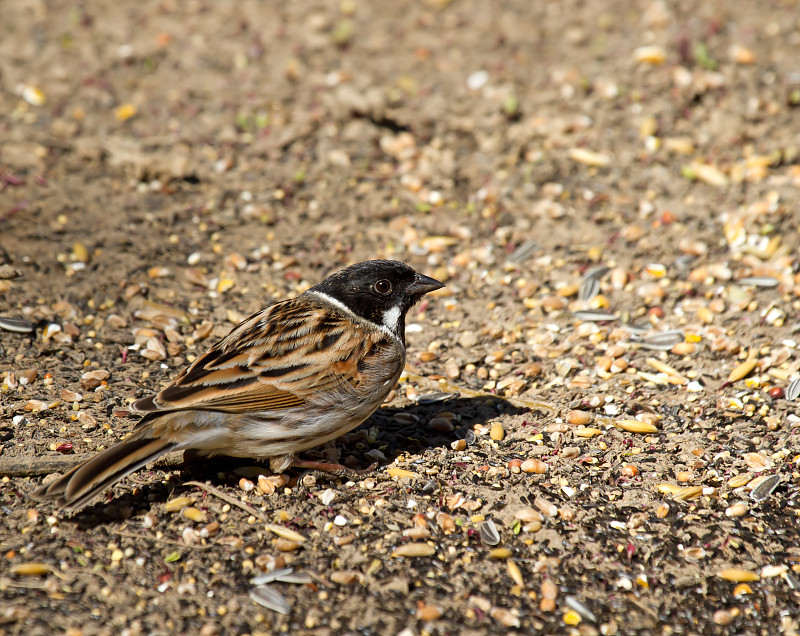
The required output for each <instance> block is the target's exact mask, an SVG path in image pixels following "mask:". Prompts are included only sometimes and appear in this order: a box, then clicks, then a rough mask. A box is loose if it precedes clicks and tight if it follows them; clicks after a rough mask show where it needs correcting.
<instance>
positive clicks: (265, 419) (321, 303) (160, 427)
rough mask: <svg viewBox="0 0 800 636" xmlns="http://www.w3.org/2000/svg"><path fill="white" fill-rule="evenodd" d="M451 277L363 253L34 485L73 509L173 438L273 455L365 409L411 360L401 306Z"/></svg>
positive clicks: (39, 495)
mask: <svg viewBox="0 0 800 636" xmlns="http://www.w3.org/2000/svg"><path fill="white" fill-rule="evenodd" d="M441 287H444V285H443V284H442V283H440V282H439V281H437V280H434V279H433V278H429V277H428V276H423V275H422V274H418V273H417V272H415V271H414V270H413V269H411V268H410V267H409V266H408V265H405V264H403V263H400V262H397V261H388V260H387V261H366V262H364V263H358V264H356V265H351V266H350V267H347V268H346V269H343V270H341V271H339V272H337V273H335V274H332V275H331V276H329V277H328V278H326V279H325V280H323V281H322V282H321V283H319V284H318V285H315V286H314V287H312V288H311V289H309V290H307V291H306V292H304V293H302V294H300V295H299V296H297V297H296V298H293V299H290V300H284V301H282V302H279V303H276V304H274V305H272V306H270V307H267V308H266V309H263V310H261V311H259V312H257V313H255V314H253V315H252V316H250V317H249V318H247V319H246V320H244V321H243V322H242V323H241V324H240V325H238V326H237V327H235V328H234V329H233V330H232V331H231V332H230V333H229V334H228V335H227V336H225V337H224V338H223V339H222V340H220V341H219V342H217V343H216V344H215V345H214V346H212V347H211V348H210V349H209V350H208V351H207V352H206V353H204V354H203V355H202V356H200V357H199V358H197V360H195V361H194V362H193V363H192V364H191V365H190V366H189V367H187V368H186V369H184V370H183V371H182V372H181V373H180V374H179V375H178V377H176V378H175V380H174V381H173V382H172V383H171V384H170V385H169V386H167V387H166V388H164V389H162V390H161V391H159V392H158V393H156V394H154V395H151V396H149V397H146V398H142V399H140V400H137V401H136V402H134V403H133V408H134V410H136V411H141V412H144V413H146V415H145V416H144V417H143V418H142V419H141V421H140V422H139V423H138V424H137V425H136V428H135V429H134V431H133V433H132V434H131V435H129V436H128V437H127V438H125V439H124V440H123V441H121V442H119V443H117V444H115V445H114V446H112V447H111V448H109V449H107V450H104V451H102V452H101V453H99V454H98V455H95V456H94V457H92V458H91V459H89V460H87V461H85V462H83V463H82V464H79V465H78V466H76V467H75V468H73V469H72V470H70V471H69V472H68V473H66V474H65V475H64V476H62V477H61V478H59V479H57V480H56V481H54V482H52V483H50V484H48V485H46V486H42V487H41V488H39V489H38V490H36V491H35V492H34V493H33V494H32V497H33V498H34V499H40V500H54V501H56V502H57V503H58V504H59V505H60V506H61V507H62V508H63V509H65V510H69V511H75V510H78V509H80V508H82V507H83V506H85V505H86V504H88V503H89V502H91V501H92V500H93V499H94V498H95V497H97V496H98V495H100V494H102V492H103V491H104V490H105V489H106V488H108V487H110V486H112V485H113V484H115V483H116V482H117V481H119V480H120V479H122V478H123V477H125V476H126V475H128V474H130V473H132V472H133V471H135V470H138V469H139V468H141V467H142V466H144V465H145V464H148V463H150V462H152V461H154V460H156V459H158V458H159V457H160V456H162V455H163V454H165V453H167V452H169V451H174V450H187V449H192V450H195V451H197V452H199V454H201V455H206V456H213V455H218V454H222V455H230V456H233V457H252V458H257V459H267V458H269V459H270V465H271V467H272V469H273V470H274V471H276V472H280V471H282V470H285V469H286V468H287V467H289V466H290V465H291V464H292V463H293V462H294V461H295V459H294V454H295V453H297V452H299V451H303V450H306V449H309V448H312V447H313V446H318V445H320V444H323V443H324V442H327V441H329V440H332V439H335V438H337V437H339V436H340V435H343V434H344V433H346V432H347V431H349V430H351V429H353V428H355V427H356V426H358V425H359V424H361V422H363V421H364V420H366V419H367V418H368V417H369V416H370V415H371V414H372V413H373V412H374V411H375V409H377V408H378V406H380V404H381V403H382V402H383V400H384V398H385V397H386V396H387V395H388V393H389V391H391V389H392V388H393V387H394V385H395V384H396V383H397V380H398V379H399V377H400V373H401V372H402V370H403V367H404V365H405V358H406V347H405V317H406V313H407V312H408V310H409V309H410V308H411V307H412V306H413V305H414V304H415V303H416V302H418V301H419V300H420V299H421V298H422V297H423V296H424V295H425V294H427V293H428V292H431V291H434V290H436V289H439V288H441Z"/></svg>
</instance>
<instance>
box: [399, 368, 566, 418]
mask: <svg viewBox="0 0 800 636" xmlns="http://www.w3.org/2000/svg"><path fill="white" fill-rule="evenodd" d="M405 374H406V377H407V378H408V379H409V380H416V381H418V382H424V383H425V384H427V385H428V386H435V387H436V388H437V389H438V390H440V391H448V392H450V393H460V394H461V395H464V396H466V397H472V398H494V399H497V400H505V401H506V402H508V403H509V404H513V405H514V406H519V407H522V408H526V409H531V410H535V409H542V410H545V411H555V410H556V407H554V406H553V405H552V404H548V403H547V402H539V401H538V400H525V399H522V398H515V397H506V396H503V395H495V394H494V393H487V392H486V391H473V390H472V389H465V388H464V387H461V386H458V385H457V384H453V383H451V382H448V381H447V380H431V379H430V378H426V377H425V376H424V375H419V374H418V373H413V372H411V371H408V370H407V369H406V372H405Z"/></svg>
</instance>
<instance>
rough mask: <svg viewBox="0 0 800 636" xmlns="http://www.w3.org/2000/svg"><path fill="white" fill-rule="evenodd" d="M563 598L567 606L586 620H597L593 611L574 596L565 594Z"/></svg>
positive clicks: (594, 621) (593, 621)
mask: <svg viewBox="0 0 800 636" xmlns="http://www.w3.org/2000/svg"><path fill="white" fill-rule="evenodd" d="M564 600H565V601H566V602H567V607H570V608H572V609H574V610H575V611H576V612H578V614H580V615H581V616H582V617H583V618H585V619H586V620H587V621H590V622H592V623H596V622H597V617H596V616H595V615H594V612H592V610H590V609H589V608H588V607H586V606H585V605H584V604H583V603H581V602H580V601H579V600H578V599H577V598H575V597H574V596H567V597H566V598H565V599H564Z"/></svg>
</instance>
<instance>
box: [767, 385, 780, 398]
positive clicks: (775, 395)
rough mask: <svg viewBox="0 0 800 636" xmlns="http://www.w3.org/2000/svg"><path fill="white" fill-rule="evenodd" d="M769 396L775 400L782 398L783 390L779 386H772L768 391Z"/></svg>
mask: <svg viewBox="0 0 800 636" xmlns="http://www.w3.org/2000/svg"><path fill="white" fill-rule="evenodd" d="M769 396H770V397H772V398H775V399H776V400H777V399H779V398H782V397H783V389H782V388H781V387H779V386H774V387H772V388H771V389H770V390H769Z"/></svg>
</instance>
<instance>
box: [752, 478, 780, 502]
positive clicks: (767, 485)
mask: <svg viewBox="0 0 800 636" xmlns="http://www.w3.org/2000/svg"><path fill="white" fill-rule="evenodd" d="M780 483H781V476H780V475H770V476H769V477H765V478H764V480H763V481H761V482H759V484H758V485H757V486H756V487H755V488H753V490H751V491H750V499H752V500H753V501H764V500H765V499H766V498H767V497H769V496H770V495H771V494H772V491H773V490H775V489H776V488H777V487H778V484H780Z"/></svg>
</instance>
